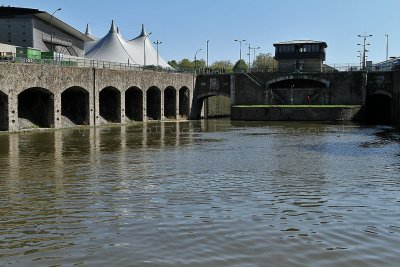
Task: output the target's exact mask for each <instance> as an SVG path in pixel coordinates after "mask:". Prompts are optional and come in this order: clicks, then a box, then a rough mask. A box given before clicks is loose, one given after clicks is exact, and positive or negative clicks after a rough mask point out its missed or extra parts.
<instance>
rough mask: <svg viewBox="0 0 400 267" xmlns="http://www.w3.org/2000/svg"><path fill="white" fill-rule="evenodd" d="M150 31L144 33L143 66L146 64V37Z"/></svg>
mask: <svg viewBox="0 0 400 267" xmlns="http://www.w3.org/2000/svg"><path fill="white" fill-rule="evenodd" d="M150 34H152V32H150V33H148V34H146V35H145V36H144V38H143V66H146V39H147V37H149V35H150Z"/></svg>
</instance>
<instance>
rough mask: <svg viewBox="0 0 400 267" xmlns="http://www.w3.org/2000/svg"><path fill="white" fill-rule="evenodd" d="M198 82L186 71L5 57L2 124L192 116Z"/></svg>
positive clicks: (14, 127)
mask: <svg viewBox="0 0 400 267" xmlns="http://www.w3.org/2000/svg"><path fill="white" fill-rule="evenodd" d="M194 82H195V78H194V77H193V75H191V74H184V73H169V72H156V71H144V70H137V71H124V70H109V69H96V68H78V67H60V66H47V65H36V64H32V65H31V64H15V63H0V130H3V131H4V130H5V131H7V130H8V131H19V130H23V129H26V128H37V127H39V128H63V127H68V126H75V125H90V126H95V125H100V124H103V123H125V122H128V121H130V120H138V121H147V120H149V119H157V120H165V119H179V118H189V117H190V116H191V109H192V98H193V91H194ZM164 92H167V93H166V94H164ZM165 107H167V114H166V113H165ZM149 109H150V110H151V111H152V112H153V113H154V114H157V116H154V115H152V114H151V116H149V115H150V114H148V110H149ZM166 117H167V118H166Z"/></svg>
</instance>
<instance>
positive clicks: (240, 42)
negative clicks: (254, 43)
mask: <svg viewBox="0 0 400 267" xmlns="http://www.w3.org/2000/svg"><path fill="white" fill-rule="evenodd" d="M235 42H239V60H242V42H246V40H235Z"/></svg>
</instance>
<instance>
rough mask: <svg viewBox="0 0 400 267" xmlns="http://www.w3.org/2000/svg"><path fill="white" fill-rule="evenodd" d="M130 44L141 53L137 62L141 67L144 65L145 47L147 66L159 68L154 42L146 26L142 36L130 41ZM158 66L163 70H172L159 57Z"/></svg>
mask: <svg viewBox="0 0 400 267" xmlns="http://www.w3.org/2000/svg"><path fill="white" fill-rule="evenodd" d="M128 43H129V44H130V45H131V46H132V47H133V48H134V49H135V50H136V51H141V53H139V56H138V58H137V59H136V61H137V62H138V63H139V64H140V65H144V46H145V47H146V65H154V66H157V51H156V49H154V47H153V45H152V42H151V41H150V38H149V35H148V34H147V32H146V29H145V27H144V25H142V31H141V33H140V35H139V36H138V37H136V38H134V39H132V40H130V41H128ZM158 61H159V62H158V64H159V66H160V67H163V68H170V67H171V66H170V65H169V64H168V63H167V62H165V60H164V59H162V58H161V56H159V60H158Z"/></svg>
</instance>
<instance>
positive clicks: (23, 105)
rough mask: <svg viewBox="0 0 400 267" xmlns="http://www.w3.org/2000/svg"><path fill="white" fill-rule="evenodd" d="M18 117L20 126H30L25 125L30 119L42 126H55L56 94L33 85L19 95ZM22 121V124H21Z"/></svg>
mask: <svg viewBox="0 0 400 267" xmlns="http://www.w3.org/2000/svg"><path fill="white" fill-rule="evenodd" d="M18 117H19V118H20V119H22V120H20V128H30V127H31V126H29V125H25V124H26V123H27V122H26V121H25V122H24V121H23V119H25V120H28V121H29V122H31V123H33V124H34V125H36V126H38V127H42V128H52V127H54V94H53V93H52V92H50V91H49V90H47V89H44V88H41V87H31V88H28V89H26V90H24V91H22V92H21V93H20V94H19V95H18ZM21 123H22V125H21Z"/></svg>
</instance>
